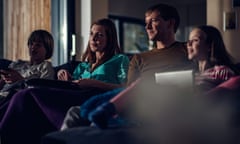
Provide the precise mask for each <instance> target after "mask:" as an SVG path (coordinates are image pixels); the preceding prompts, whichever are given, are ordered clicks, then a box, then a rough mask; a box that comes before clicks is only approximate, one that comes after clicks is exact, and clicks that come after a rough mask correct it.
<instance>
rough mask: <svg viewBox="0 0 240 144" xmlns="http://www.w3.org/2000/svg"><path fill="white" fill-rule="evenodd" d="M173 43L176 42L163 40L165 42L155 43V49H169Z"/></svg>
mask: <svg viewBox="0 0 240 144" xmlns="http://www.w3.org/2000/svg"><path fill="white" fill-rule="evenodd" d="M175 42H176V40H175V39H174V38H172V39H169V40H165V41H157V49H163V48H166V47H169V46H170V45H172V44H173V43H175Z"/></svg>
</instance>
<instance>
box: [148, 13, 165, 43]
mask: <svg viewBox="0 0 240 144" xmlns="http://www.w3.org/2000/svg"><path fill="white" fill-rule="evenodd" d="M145 23H146V26H145V29H146V31H147V34H148V38H149V39H150V40H152V41H159V40H164V38H165V36H166V35H167V34H168V33H169V32H168V29H169V21H165V20H164V19H163V18H162V17H161V16H160V14H159V12H158V11H152V12H148V13H146V14H145Z"/></svg>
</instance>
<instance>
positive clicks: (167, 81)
mask: <svg viewBox="0 0 240 144" xmlns="http://www.w3.org/2000/svg"><path fill="white" fill-rule="evenodd" d="M155 81H156V83H157V84H159V85H163V86H176V87H178V88H191V89H192V88H193V82H194V78H193V70H183V71H172V72H161V73H155Z"/></svg>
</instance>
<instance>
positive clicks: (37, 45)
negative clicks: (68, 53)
mask: <svg viewBox="0 0 240 144" xmlns="http://www.w3.org/2000/svg"><path fill="white" fill-rule="evenodd" d="M28 50H29V56H30V59H31V62H32V63H33V64H39V63H41V62H43V61H44V60H45V59H46V53H47V52H46V48H45V47H44V44H43V43H42V42H32V43H29V45H28Z"/></svg>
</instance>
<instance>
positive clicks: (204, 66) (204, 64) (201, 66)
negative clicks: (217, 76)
mask: <svg viewBox="0 0 240 144" xmlns="http://www.w3.org/2000/svg"><path fill="white" fill-rule="evenodd" d="M209 67H210V64H209V63H208V61H207V60H202V61H199V62H198V69H199V72H200V73H202V72H204V71H205V70H206V69H207V68H209Z"/></svg>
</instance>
